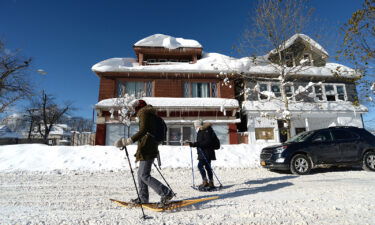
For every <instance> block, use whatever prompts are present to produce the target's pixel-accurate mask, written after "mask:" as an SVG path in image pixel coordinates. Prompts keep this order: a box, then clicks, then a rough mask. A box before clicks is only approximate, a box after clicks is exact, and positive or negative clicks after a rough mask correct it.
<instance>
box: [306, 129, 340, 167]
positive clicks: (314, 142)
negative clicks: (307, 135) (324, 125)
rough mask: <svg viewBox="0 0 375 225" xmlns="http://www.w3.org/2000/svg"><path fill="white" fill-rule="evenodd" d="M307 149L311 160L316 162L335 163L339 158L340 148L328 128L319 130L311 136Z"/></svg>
mask: <svg viewBox="0 0 375 225" xmlns="http://www.w3.org/2000/svg"><path fill="white" fill-rule="evenodd" d="M309 150H310V152H311V153H312V154H311V155H312V157H313V161H314V162H315V163H317V164H332V163H336V162H338V160H339V158H340V150H339V148H338V146H336V145H335V143H334V142H333V139H332V136H331V133H330V132H329V131H328V130H322V131H319V132H317V133H315V134H314V135H313V136H312V137H311V139H310V143H309Z"/></svg>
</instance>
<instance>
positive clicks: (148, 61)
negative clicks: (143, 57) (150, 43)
mask: <svg viewBox="0 0 375 225" xmlns="http://www.w3.org/2000/svg"><path fill="white" fill-rule="evenodd" d="M147 63H156V59H147Z"/></svg>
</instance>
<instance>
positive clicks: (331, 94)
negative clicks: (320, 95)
mask: <svg viewBox="0 0 375 225" xmlns="http://www.w3.org/2000/svg"><path fill="white" fill-rule="evenodd" d="M324 89H325V94H326V99H327V101H336V94H335V88H334V86H333V85H332V84H328V85H324Z"/></svg>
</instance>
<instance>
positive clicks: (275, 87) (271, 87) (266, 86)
mask: <svg viewBox="0 0 375 225" xmlns="http://www.w3.org/2000/svg"><path fill="white" fill-rule="evenodd" d="M289 88H290V86H289ZM259 91H260V92H263V91H269V92H273V93H274V94H275V97H277V98H279V97H281V90H280V84H279V83H260V84H259ZM290 91H291V90H290ZM290 96H292V93H290ZM263 99H268V96H267V95H264V94H261V93H260V94H259V100H263Z"/></svg>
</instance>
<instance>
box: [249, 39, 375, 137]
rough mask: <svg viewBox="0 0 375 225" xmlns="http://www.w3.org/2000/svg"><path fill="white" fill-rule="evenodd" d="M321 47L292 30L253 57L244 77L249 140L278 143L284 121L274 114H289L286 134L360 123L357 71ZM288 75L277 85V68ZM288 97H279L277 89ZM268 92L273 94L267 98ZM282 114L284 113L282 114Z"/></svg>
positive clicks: (358, 76)
mask: <svg viewBox="0 0 375 225" xmlns="http://www.w3.org/2000/svg"><path fill="white" fill-rule="evenodd" d="M328 57H329V56H328V53H327V51H326V50H325V49H324V48H323V47H322V46H321V45H319V44H318V43H317V42H316V41H314V40H313V39H311V38H310V37H308V36H307V35H304V34H295V35H294V36H292V37H291V38H290V39H288V40H287V41H286V42H285V44H284V45H283V46H280V48H279V49H278V50H276V49H274V50H272V51H270V52H269V53H268V54H267V55H266V56H263V57H259V59H258V61H259V63H258V64H256V65H253V66H252V67H251V68H250V69H249V71H247V73H248V74H249V75H250V76H249V79H246V80H245V89H246V90H248V91H247V92H246V94H245V101H244V102H242V112H243V113H244V114H245V115H246V119H247V127H248V135H249V143H256V142H259V141H266V142H283V141H285V140H286V137H287V135H286V128H287V126H288V124H286V123H285V120H283V119H282V118H283V117H282V115H280V113H287V114H288V115H287V116H288V118H290V134H291V136H294V135H296V134H298V133H300V132H302V131H308V130H314V129H320V128H326V127H330V126H340V125H342V126H356V127H363V126H364V125H363V121H362V114H363V113H366V112H367V111H368V110H367V108H366V107H365V106H363V105H360V104H359V103H358V99H357V91H356V86H355V83H354V81H355V80H356V79H358V78H360V74H358V73H356V71H354V70H353V69H351V68H348V67H346V66H344V65H341V64H337V63H329V62H327V59H328ZM280 64H281V65H286V67H284V69H285V70H287V72H288V74H287V75H286V76H285V77H286V80H285V81H284V83H283V86H281V82H280V79H279V76H280V68H281V67H278V66H279V65H280ZM282 87H284V88H285V94H286V97H287V98H288V105H287V107H288V108H287V109H286V104H285V101H283V100H282V98H281V88H282ZM270 95H272V96H273V98H269V96H270ZM284 116H285V115H284Z"/></svg>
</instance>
